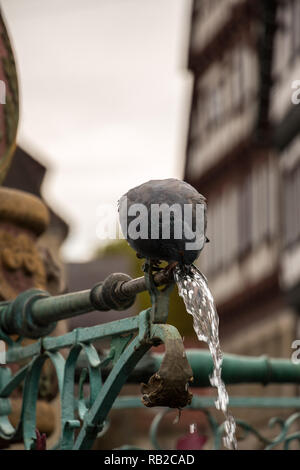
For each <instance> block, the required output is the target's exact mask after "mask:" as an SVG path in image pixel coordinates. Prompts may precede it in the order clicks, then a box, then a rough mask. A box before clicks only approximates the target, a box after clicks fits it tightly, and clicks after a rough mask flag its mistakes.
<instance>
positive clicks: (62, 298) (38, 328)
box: [0, 271, 172, 338]
mask: <svg viewBox="0 0 300 470" xmlns="http://www.w3.org/2000/svg"><path fill="white" fill-rule="evenodd" d="M171 280H172V276H171V273H170V272H165V271H160V272H158V273H156V274H155V275H154V276H153V281H154V284H155V285H156V286H160V285H164V284H167V283H169V282H170V281H171ZM145 290H147V286H146V280H145V278H144V277H140V278H137V279H132V278H131V277H130V276H128V275H126V274H122V273H113V274H110V275H109V276H108V277H107V278H106V279H105V280H104V281H103V282H100V283H98V284H96V285H95V286H94V287H92V289H87V290H83V291H79V292H71V293H69V294H63V295H57V296H50V295H49V294H48V293H47V292H46V291H42V290H39V289H30V290H28V291H25V292H22V293H21V294H19V295H18V296H17V297H16V299H15V300H13V301H11V302H2V304H1V303H0V328H1V329H2V330H3V331H4V332H5V333H6V334H20V335H23V336H27V337H31V338H38V337H40V336H45V335H47V334H49V333H50V332H51V331H52V330H53V329H54V328H55V323H56V322H57V321H59V320H64V319H67V318H70V317H74V316H78V315H82V314H84V313H88V312H91V311H92V310H99V311H108V310H111V309H114V310H126V309H127V308H129V307H131V305H132V304H133V303H134V301H135V297H136V294H138V293H140V292H143V291H145Z"/></svg>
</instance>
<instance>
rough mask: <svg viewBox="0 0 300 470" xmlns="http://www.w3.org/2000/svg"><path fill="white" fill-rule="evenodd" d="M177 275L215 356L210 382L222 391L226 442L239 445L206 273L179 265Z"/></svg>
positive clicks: (201, 333) (202, 337)
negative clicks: (187, 269) (223, 372)
mask: <svg viewBox="0 0 300 470" xmlns="http://www.w3.org/2000/svg"><path fill="white" fill-rule="evenodd" d="M174 277H175V281H176V283H177V286H178V292H179V295H180V296H181V297H182V298H183V300H184V303H185V307H186V310H187V312H188V313H190V314H191V315H192V316H193V326H194V330H195V333H196V334H197V337H198V339H199V341H205V342H206V343H207V345H208V347H209V350H210V353H211V356H212V359H213V364H214V370H213V374H212V376H211V377H210V383H211V385H212V386H213V387H216V388H217V391H218V398H217V400H216V401H215V405H216V408H217V409H218V410H221V411H222V412H223V414H224V416H225V422H224V429H225V437H224V440H223V442H224V445H225V447H227V448H228V449H236V448H237V440H236V437H235V430H236V423H235V420H234V418H233V416H232V415H231V414H230V413H229V412H228V402H229V397H228V393H227V391H226V387H225V384H224V382H223V380H222V378H221V373H222V362H223V353H222V350H221V347H220V341H219V317H218V314H217V311H216V307H215V304H214V299H213V296H212V294H211V292H210V290H209V287H208V285H207V281H206V278H205V276H204V275H203V274H202V273H201V272H200V271H199V270H198V269H197V268H196V266H194V265H191V266H190V270H189V272H186V270H185V269H184V268H183V267H182V266H179V265H178V266H177V267H176V268H175V272H174Z"/></svg>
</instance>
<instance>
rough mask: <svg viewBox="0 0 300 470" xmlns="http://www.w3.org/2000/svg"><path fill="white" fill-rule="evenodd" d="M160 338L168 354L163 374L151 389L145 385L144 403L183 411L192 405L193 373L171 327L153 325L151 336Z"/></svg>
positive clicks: (157, 375) (155, 377)
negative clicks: (190, 383) (191, 386)
mask: <svg viewBox="0 0 300 470" xmlns="http://www.w3.org/2000/svg"><path fill="white" fill-rule="evenodd" d="M156 335H157V336H159V337H160V338H161V339H163V342H164V344H165V348H166V351H165V354H164V357H163V360H162V363H161V366H160V368H159V370H158V371H157V372H156V373H155V374H153V375H152V377H150V379H149V382H148V384H147V385H146V384H142V394H143V397H142V402H143V403H144V405H145V406H148V407H152V406H169V407H170V408H183V407H185V406H187V405H189V404H190V403H191V401H192V397H193V395H192V394H191V393H190V392H189V382H191V381H193V371H192V368H191V366H190V364H189V362H188V360H187V357H186V353H185V350H184V346H183V342H182V338H181V336H180V334H179V333H178V331H177V330H176V328H174V327H171V326H170V325H153V326H152V332H151V336H153V337H155V336H156Z"/></svg>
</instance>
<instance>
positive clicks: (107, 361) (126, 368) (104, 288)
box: [0, 271, 300, 449]
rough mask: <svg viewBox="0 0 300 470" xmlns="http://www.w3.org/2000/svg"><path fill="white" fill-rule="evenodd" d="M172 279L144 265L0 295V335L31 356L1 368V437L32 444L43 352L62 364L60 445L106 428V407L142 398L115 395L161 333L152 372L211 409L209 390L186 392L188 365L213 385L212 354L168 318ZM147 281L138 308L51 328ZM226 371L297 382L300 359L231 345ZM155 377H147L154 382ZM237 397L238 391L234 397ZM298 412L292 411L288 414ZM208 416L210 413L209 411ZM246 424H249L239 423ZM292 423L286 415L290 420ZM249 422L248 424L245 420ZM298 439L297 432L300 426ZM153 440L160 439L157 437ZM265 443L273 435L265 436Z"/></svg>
mask: <svg viewBox="0 0 300 470" xmlns="http://www.w3.org/2000/svg"><path fill="white" fill-rule="evenodd" d="M158 285H165V286H166V287H165V288H164V289H162V290H161V289H158V288H157V286H158ZM172 287H173V283H172V280H170V278H169V277H168V276H167V275H166V273H163V272H159V273H157V274H156V275H155V276H152V274H149V273H148V272H147V271H146V272H145V276H144V277H142V278H139V279H135V280H132V279H131V278H129V276H127V275H124V274H118V273H117V274H112V275H111V276H109V277H108V278H107V279H106V280H104V282H102V283H99V284H97V285H96V286H94V287H93V288H92V289H90V290H86V291H82V292H75V293H71V294H66V295H62V296H56V297H55V296H53V297H52V296H50V295H49V294H48V293H47V292H44V291H41V290H29V291H26V292H24V293H22V294H20V295H19V296H18V297H17V298H16V299H15V300H14V301H12V302H2V303H0V339H2V340H4V341H6V343H7V352H6V363H7V365H8V364H10V363H18V362H22V363H23V364H24V361H25V365H24V366H23V367H22V368H21V369H20V370H19V371H18V372H16V374H15V375H12V373H11V370H10V368H9V367H1V368H0V437H1V438H3V439H6V440H7V441H11V442H13V441H14V440H17V439H20V438H21V439H22V440H23V441H24V445H25V448H26V449H33V448H35V441H36V435H35V429H36V403H37V399H38V388H39V378H40V375H41V371H42V367H43V364H44V363H45V361H46V360H47V359H49V360H50V361H51V362H52V364H53V366H54V368H55V370H56V374H57V379H58V385H59V391H60V399H61V410H62V415H61V436H60V439H59V441H58V442H57V444H56V446H55V448H59V449H88V448H91V446H92V444H93V442H94V440H95V439H96V437H97V435H99V433H101V432H104V430H103V428H106V425H107V415H108V413H109V411H110V410H111V408H113V407H115V408H116V409H120V408H122V407H124V406H126V407H129V408H130V407H136V406H143V405H142V403H141V401H140V398H137V397H135V398H128V400H129V401H127V402H126V399H125V401H124V398H122V399H121V398H117V397H118V394H119V392H120V390H121V388H122V386H123V385H124V384H125V383H126V382H127V381H128V380H130V376H131V375H132V374H133V373H134V371H135V367H136V365H137V364H138V362H139V361H140V360H141V359H142V358H143V356H144V355H145V354H146V353H147V351H149V350H150V348H151V347H152V346H155V345H158V344H160V343H164V344H165V349H166V352H165V354H163V355H161V354H152V355H151V360H152V370H151V371H149V374H148V375H149V376H150V375H151V373H153V372H155V371H158V372H156V373H155V374H154V375H155V376H156V377H159V376H161V377H162V379H163V383H165V384H166V386H167V385H168V386H169V387H170V390H173V389H172V387H173V382H172V380H175V382H174V383H176V387H177V388H178V390H179V399H181V395H182V397H183V398H184V400H185V403H186V404H187V405H188V409H195V408H201V409H203V410H205V409H206V407H207V406H211V405H212V399H210V398H209V399H208V398H207V397H194V398H193V400H192V401H190V400H189V394H188V392H186V390H187V383H188V381H189V380H190V376H191V373H192V374H193V376H194V381H193V383H192V386H197V387H207V386H210V383H209V376H210V374H211V372H212V367H213V364H212V360H211V357H210V355H209V353H208V352H207V351H205V350H189V351H187V352H186V353H185V351H184V348H183V343H182V338H181V335H180V334H179V332H178V331H177V329H176V328H175V327H173V326H172V325H168V324H165V322H166V320H167V315H168V299H169V294H170V290H171V288H172ZM145 289H148V291H149V293H150V296H151V300H152V307H151V308H149V309H147V310H144V311H143V312H141V313H140V314H139V315H137V316H135V317H129V318H125V319H122V320H118V321H113V322H109V323H105V324H101V325H96V326H93V327H87V328H78V329H75V330H73V331H71V332H69V333H67V334H65V335H63V336H60V337H48V336H47V335H48V334H49V333H50V332H51V331H52V330H53V329H54V327H55V325H56V322H57V321H59V320H61V319H65V318H69V317H71V316H75V315H82V314H84V313H87V312H89V311H91V310H94V309H97V310H100V311H101V310H109V309H110V308H114V309H118V310H121V309H125V308H128V307H129V306H130V305H132V303H133V302H134V299H135V295H136V294H137V293H138V292H142V291H143V290H145ZM12 334H17V335H19V336H20V338H19V339H18V340H16V341H13V340H12V339H11V338H10V336H9V335H12ZM24 336H25V337H29V338H36V339H37V341H36V342H35V343H33V344H30V345H28V346H22V345H21V344H20V340H21V338H22V337H24ZM105 338H111V347H110V350H109V351H108V352H107V354H106V355H105V357H100V356H99V353H98V351H97V350H96V348H95V347H94V345H93V342H95V341H99V340H102V339H105ZM65 348H69V354H68V356H67V358H66V359H65V358H64V357H63V356H62V354H61V353H60V352H59V351H60V350H61V349H65ZM82 355H83V356H84V357H85V367H84V368H83V369H82V370H81V371H80V376H79V397H78V398H75V396H74V388H75V376H76V370H77V368H78V366H77V364H78V363H79V362H80V358H82ZM180 361H182V364H183V366H182V369H184V373H183V374H182V377H181V376H180V374H181V370H180V369H181V367H179V368H178V364H181V363H180ZM185 361H186V363H185ZM166 365H167V366H166ZM176 367H177V369H179V370H180V371H179V378H178V376H176V374H175V372H176V373H177V374H178V370H177V371H175V369H176ZM166 371H167V372H166ZM143 374H144V375H145V374H146V375H147V370H144V371H143ZM164 374H165V375H164ZM168 374H169V375H168ZM172 374H173V375H172ZM87 377H88V381H89V390H90V395H89V398H88V399H86V398H84V396H83V384H84V382H85V381H86V378H87ZM174 377H175V378H174ZM223 379H224V381H225V383H226V384H237V383H251V382H252V383H262V384H267V383H300V367H299V365H296V364H293V363H291V361H289V360H284V359H268V358H266V357H260V358H251V357H242V356H234V355H229V354H227V355H225V357H224V363H223ZM150 381H151V378H150V380H149V383H150ZM23 382H24V386H23V402H22V412H21V418H20V422H19V424H18V426H17V427H16V429H15V428H13V426H12V425H11V423H10V421H9V418H8V416H9V413H10V412H11V407H10V400H9V397H10V395H11V394H12V393H13V391H14V390H15V389H16V388H18V387H19V386H20V384H21V383H23ZM181 382H182V383H181ZM174 390H175V387H174ZM152 392H153V391H150V392H149V393H148V392H143V393H144V396H143V401H144V403H145V404H146V405H147V406H154V404H156V403H157V402H155V401H153V402H151V399H152V398H153V397H154V398H155V399H157V398H158V399H159V400H161V397H157V393H156V391H155V393H152ZM184 394H186V397H184ZM163 399H165V397H163ZM122 400H123V402H122ZM130 400H131V401H130ZM205 400H206V401H205ZM234 400H237V402H236V404H234V403H235V402H234ZM161 403H164V402H161ZM161 403H160V404H161ZM178 403H179V402H178ZM231 403H232V406H244V405H246V404H247V406H262V407H266V406H268V403H269V402H268V403H266V399H265V398H261V399H260V398H255V399H254V398H253V399H252V403H251V397H250V398H243V397H241V398H240V402H239V401H238V399H237V398H233V399H232V400H231ZM239 403H240V404H239ZM270 403H272V404H273V406H278V407H296V408H300V406H299V405H300V403H299V399H298V398H286V399H284V400H283V399H281V400H280V399H279V398H278V399H276V398H274V399H270ZM130 404H131V405H130ZM129 405H130V406H129ZM169 406H175V405H174V404H173V405H169ZM161 418H162V415H161ZM161 418H159V419H161ZM157 419H158V418H157ZM295 419H296V418H295V417H293V419H292V418H291V420H292V421H291V422H294V421H293V420H295ZM210 422H211V423H213V421H212V418H210ZM240 425H241V426H244V425H242V424H241V423H240ZM289 426H290V421H289V422H288V424H287V425H286V427H285V429H288V427H289ZM76 429H79V433H76V432H75V431H76ZM245 429H246V428H245ZM247 429H248V430H249V429H250V428H249V426H248V428H247ZM213 432H214V434H215V436H217V437H216V440H215V448H218V447H220V445H221V444H220V442H221V437H220V436H221V435H222V433H223V429H222V427H218V426H217V424H216V423H214V426H213ZM282 436H283V433H281V438H282V442H283V441H284V442H289V441H288V439H290V438H288V437H285V436H284V437H282ZM281 438H280V439H281ZM262 439H263V438H262ZM294 439H298V437H297V435H296V437H294ZM299 440H300V435H299ZM154 441H155V439H154ZM154 441H153V442H154ZM277 441H278V440H277ZM155 442H156V441H155ZM155 442H154V445H157V442H156V443H155ZM278 442H279V441H278ZM265 443H266V445H267V444H268V445H269V446H272V445H273V444H272V443H270V442H269V443H268V442H267V441H266V442H265ZM157 447H158V445H157Z"/></svg>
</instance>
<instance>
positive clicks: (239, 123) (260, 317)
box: [184, 0, 300, 425]
mask: <svg viewBox="0 0 300 470" xmlns="http://www.w3.org/2000/svg"><path fill="white" fill-rule="evenodd" d="M299 41H300V2H299V1H298V0H286V1H282V2H281V1H280V2H277V1H270V0H268V1H261V0H260V1H252V0H251V1H247V0H228V1H211V0H208V1H206V0H195V1H194V7H193V13H192V22H191V34H190V49H189V68H190V69H191V70H192V72H193V74H194V89H193V99H192V106H191V114H190V126H189V137H188V143H187V158H186V166H185V175H184V178H185V180H186V181H188V182H189V183H191V184H192V185H193V186H195V187H196V188H197V189H198V190H199V191H200V192H201V193H203V194H205V196H206V197H207V199H208V221H209V222H208V238H209V239H210V240H211V243H210V244H209V245H207V246H206V247H205V250H204V251H203V254H202V255H201V256H200V258H199V261H198V263H199V266H200V268H201V269H202V270H203V271H204V272H205V273H206V275H207V276H208V279H209V284H210V286H211V289H212V292H213V294H214V297H215V300H216V303H217V307H218V312H219V316H220V328H221V338H222V339H221V340H222V345H223V347H224V349H225V351H230V352H233V353H239V354H247V355H259V354H262V355H263V354H267V355H269V356H273V357H290V356H291V354H292V351H293V350H292V349H291V345H292V342H293V341H294V339H296V338H297V337H298V336H299V325H300V322H299V300H300V298H299V287H300V286H299V274H300V268H299V254H300V252H299V251H298V250H299V233H300V232H299V227H300V226H299V223H300V217H299V216H300V212H299V201H300V198H299V197H300V193H299V188H300V186H299V182H300V179H299V178H300V172H299V168H300V167H299V158H300V138H299V137H298V134H299V130H300V120H299V116H300V114H299V107H297V106H296V105H295V104H293V103H292V100H291V97H292V93H293V88H292V84H293V81H294V80H296V79H297V78H298V77H300V68H299V66H300V42H299ZM230 393H231V394H249V395H253V394H259V395H260V396H261V395H263V394H268V395H270V394H271V395H280V394H295V393H297V390H296V387H276V386H269V387H265V388H263V387H258V386H243V387H232V388H231V390H230ZM251 414H252V422H253V420H254V421H256V422H257V423H259V422H260V423H261V425H262V422H263V420H265V423H266V414H265V413H263V414H261V412H258V411H257V412H255V411H254V412H253V411H251ZM271 414H272V413H271ZM243 416H245V415H243Z"/></svg>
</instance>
